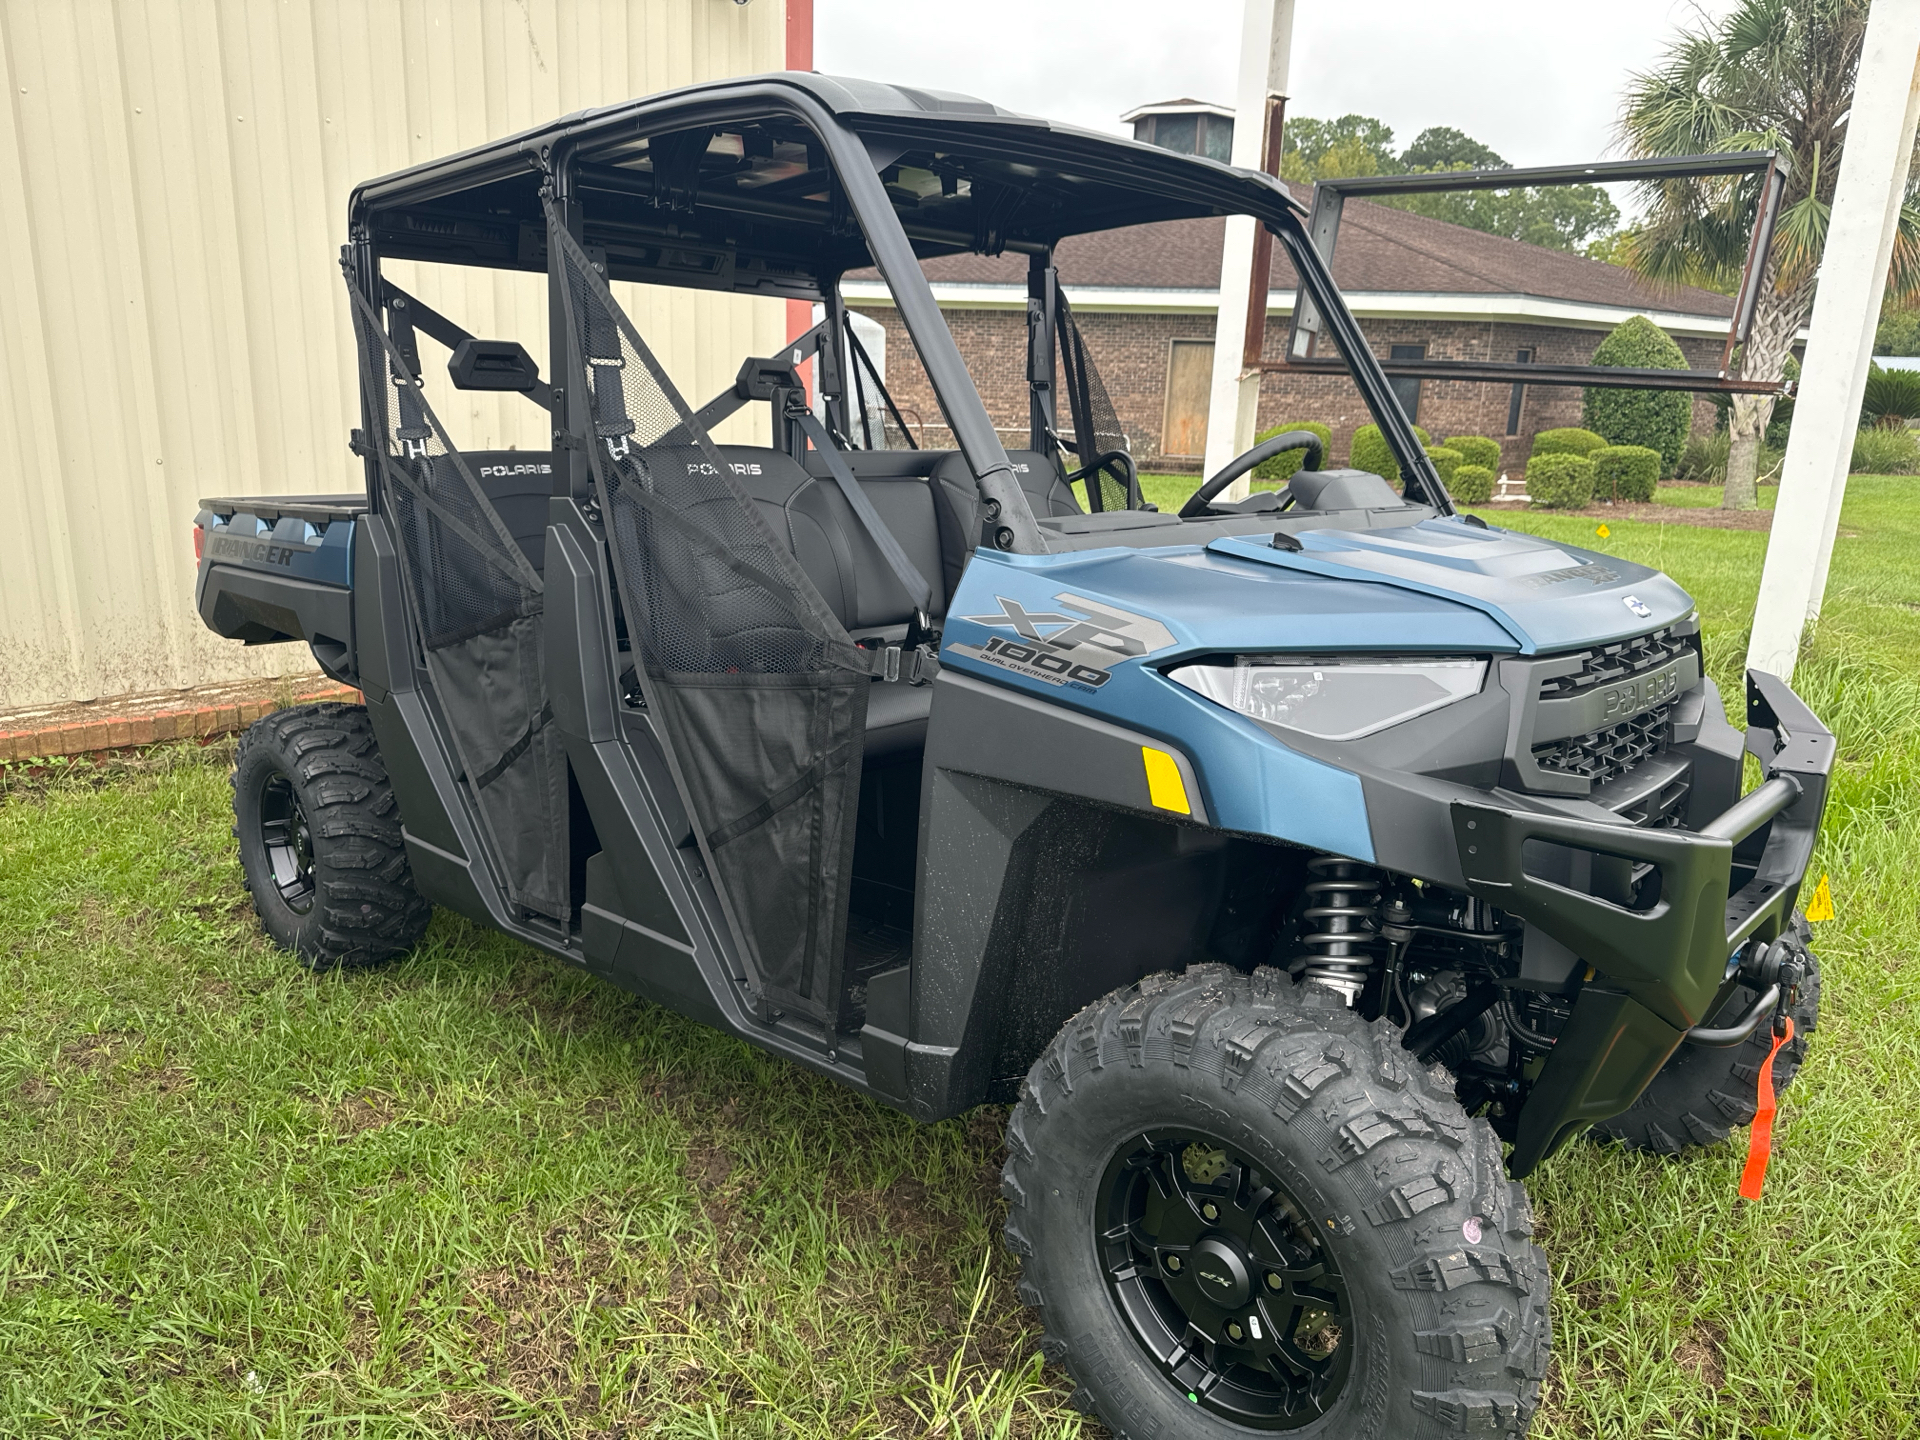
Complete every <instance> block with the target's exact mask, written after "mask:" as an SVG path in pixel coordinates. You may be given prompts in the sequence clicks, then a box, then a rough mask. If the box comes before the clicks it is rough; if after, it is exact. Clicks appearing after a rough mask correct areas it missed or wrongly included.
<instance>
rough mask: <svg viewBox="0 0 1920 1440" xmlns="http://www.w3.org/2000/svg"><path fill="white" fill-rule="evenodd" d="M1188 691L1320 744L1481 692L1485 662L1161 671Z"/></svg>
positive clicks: (1350, 662)
mask: <svg viewBox="0 0 1920 1440" xmlns="http://www.w3.org/2000/svg"><path fill="white" fill-rule="evenodd" d="M1167 674H1168V676H1169V678H1171V679H1174V680H1177V681H1179V682H1180V683H1181V684H1182V685H1184V686H1186V687H1187V688H1188V689H1189V690H1193V691H1196V692H1197V693H1199V694H1201V695H1204V696H1206V697H1207V698H1208V699H1209V700H1212V701H1214V702H1215V703H1217V704H1220V705H1224V706H1226V707H1227V708H1228V709H1229V710H1238V711H1239V712H1240V713H1241V714H1242V715H1246V716H1249V717H1251V718H1252V719H1255V720H1261V721H1264V722H1266V723H1267V724H1269V725H1284V726H1286V728H1287V729H1289V730H1302V731H1305V732H1306V733H1307V734H1309V735H1314V736H1318V737H1319V738H1320V739H1322V740H1357V739H1359V738H1360V737H1361V736H1362V735H1371V734H1373V733H1374V731H1376V730H1384V729H1386V728H1387V727H1388V726H1389V725H1398V724H1399V723H1400V722H1401V721H1402V720H1411V719H1413V718H1414V716H1416V715H1425V714H1426V713H1427V712H1428V711H1430V710H1438V709H1439V708H1440V707H1441V706H1443V705H1451V704H1453V703H1454V701H1456V700H1464V699H1466V698H1467V697H1468V696H1469V695H1477V694H1479V693H1480V684H1481V682H1482V681H1483V680H1485V679H1486V676H1487V662H1486V661H1484V660H1374V659H1363V658H1357V657H1356V658H1353V659H1326V660H1306V659H1303V660H1278V659H1272V660H1269V659H1264V658H1255V657H1252V656H1246V655H1242V656H1241V657H1240V658H1239V660H1238V661H1236V662H1235V663H1234V664H1232V665H1182V666H1181V667H1180V668H1179V669H1177V670H1169V671H1168V672H1167Z"/></svg>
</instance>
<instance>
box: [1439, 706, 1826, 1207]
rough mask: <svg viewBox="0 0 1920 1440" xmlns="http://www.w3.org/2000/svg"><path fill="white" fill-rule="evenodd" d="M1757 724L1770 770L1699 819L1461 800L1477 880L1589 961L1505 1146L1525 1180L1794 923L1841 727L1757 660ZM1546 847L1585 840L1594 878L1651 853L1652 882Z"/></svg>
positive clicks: (1609, 1106) (1464, 838)
mask: <svg viewBox="0 0 1920 1440" xmlns="http://www.w3.org/2000/svg"><path fill="white" fill-rule="evenodd" d="M1747 725H1748V728H1747V749H1748V750H1749V751H1751V752H1752V753H1753V754H1754V756H1755V757H1756V758H1757V759H1759V761H1760V763H1761V766H1762V767H1763V770H1764V772H1765V775H1766V779H1765V780H1764V781H1763V782H1762V783H1761V785H1760V786H1759V787H1758V788H1757V789H1755V790H1754V791H1753V792H1752V793H1751V794H1749V795H1747V796H1745V797H1743V798H1742V799H1740V800H1738V801H1736V802H1735V803H1734V804H1733V805H1731V806H1729V807H1728V808H1727V809H1726V810H1725V811H1724V812H1722V813H1721V814H1720V815H1719V816H1717V817H1716V818H1715V819H1713V820H1712V821H1710V822H1708V823H1707V824H1705V825H1703V826H1701V827H1700V828H1699V829H1698V830H1696V831H1684V830H1643V829H1638V828H1635V827H1632V826H1629V825H1626V824H1606V823H1604V822H1595V821H1590V820H1577V819H1573V818H1571V817H1568V816H1565V815H1555V814H1546V813H1541V812H1536V811H1525V810H1513V809H1508V808H1505V807H1501V806H1493V805H1475V804H1466V803H1456V804H1455V805H1454V806H1453V807H1452V811H1453V828H1454V839H1455V842H1456V844H1457V846H1458V849H1459V855H1460V865H1461V869H1462V871H1463V872H1464V874H1465V876H1466V880H1467V888H1468V890H1470V891H1471V892H1472V893H1473V894H1474V895H1476V896H1478V897H1480V898H1481V899H1484V900H1486V901H1488V902H1490V903H1492V904H1494V905H1497V906H1499V907H1500V908H1501V909H1502V910H1504V911H1506V912H1508V913H1509V914H1512V915H1516V916H1519V917H1520V918H1521V919H1524V920H1527V921H1530V922H1531V923H1532V924H1534V925H1536V926H1538V927H1539V928H1540V929H1541V930H1543V931H1545V932H1546V933H1547V934H1548V935H1550V936H1551V937H1552V938H1554V939H1555V940H1558V941H1559V942H1560V943H1561V944H1563V945H1565V946H1567V947H1568V948H1569V949H1570V950H1572V951H1573V952H1574V953H1575V954H1576V955H1578V956H1579V957H1580V958H1581V959H1582V960H1584V961H1586V962H1587V964H1588V965H1589V966H1591V967H1592V970H1591V978H1590V979H1589V980H1588V981H1587V983H1586V984H1585V985H1583V986H1582V988H1581V990H1580V992H1579V996H1578V998H1577V999H1576V1000H1575V1002H1574V1007H1573V1014H1572V1016H1571V1017H1570V1018H1569V1020H1568V1022H1567V1025H1566V1028H1565V1029H1564V1030H1563V1031H1562V1032H1561V1034H1560V1037H1559V1039H1558V1041H1557V1043H1556V1044H1555V1045H1554V1047H1553V1049H1552V1051H1550V1052H1549V1054H1548V1057H1547V1063H1546V1066H1545V1068H1544V1069H1543V1070H1542V1071H1541V1073H1540V1078H1539V1079H1538V1080H1537V1081H1536V1082H1535V1084H1534V1086H1533V1088H1532V1091H1531V1092H1530V1094H1529V1095H1528V1098H1527V1101H1526V1104H1525V1106H1524V1107H1523V1108H1522V1109H1521V1111H1520V1115H1519V1121H1518V1129H1517V1131H1516V1135H1515V1144H1514V1150H1513V1154H1512V1155H1511V1156H1510V1157H1509V1160H1508V1167H1509V1169H1510V1170H1511V1172H1512V1174H1513V1175H1514V1177H1515V1178H1516V1179H1518V1178H1521V1177H1524V1176H1525V1175H1527V1174H1529V1173H1531V1172H1532V1170H1533V1169H1534V1168H1535V1167H1536V1166H1538V1165H1539V1163H1540V1162H1541V1161H1542V1160H1544V1159H1546V1158H1547V1157H1548V1156H1549V1155H1551V1154H1553V1153H1554V1152H1555V1151H1556V1150H1558V1149H1559V1148H1560V1147H1561V1146H1562V1145H1564V1144H1565V1143H1566V1142H1567V1141H1568V1140H1569V1139H1571V1138H1572V1137H1573V1136H1574V1135H1575V1134H1577V1133H1578V1132H1579V1131H1580V1130H1582V1129H1584V1128H1585V1127H1586V1126H1588V1125H1590V1124H1592V1123H1593V1122H1594V1121H1596V1120H1603V1119H1606V1118H1607V1117H1608V1116H1611V1115H1617V1114H1619V1113H1620V1112H1621V1111H1622V1110H1624V1109H1626V1108H1627V1107H1628V1106H1629V1105H1631V1104H1632V1103H1633V1102H1634V1100H1636V1099H1637V1098H1638V1097H1639V1095H1640V1092H1641V1091H1642V1090H1644V1089H1645V1088H1646V1086H1647V1084H1648V1082H1649V1081H1651V1080H1652V1079H1653V1076H1654V1075H1655V1074H1656V1073H1657V1072H1658V1071H1659V1069H1660V1067H1661V1066H1662V1065H1664V1064H1665V1063H1666V1061H1667V1057H1668V1056H1670V1055H1671V1054H1672V1053H1673V1052H1674V1050H1675V1049H1676V1048H1678V1047H1679V1045H1680V1044H1681V1043H1682V1042H1683V1041H1685V1040H1686V1039H1688V1038H1689V1034H1690V1033H1691V1032H1694V1031H1695V1029H1696V1027H1698V1026H1699V1025H1700V1023H1701V1022H1702V1021H1703V1020H1705V1019H1706V1018H1707V1016H1709V1015H1711V1014H1713V1013H1714V1012H1715V1011H1716V1010H1717V1009H1718V1007H1719V1006H1720V1005H1721V1004H1722V1003H1724V1002H1725V1000H1726V999H1727V998H1728V997H1729V996H1730V995H1731V994H1732V993H1733V991H1734V990H1735V989H1736V988H1738V987H1739V986H1740V985H1741V984H1742V983H1743V980H1744V978H1745V977H1743V975H1742V973H1741V968H1742V967H1741V959H1742V956H1743V953H1744V952H1746V951H1747V950H1748V947H1750V946H1751V947H1754V949H1755V950H1757V949H1758V947H1760V946H1763V945H1764V946H1771V945H1772V944H1773V943H1774V942H1776V941H1777V940H1778V939H1779V938H1780V936H1781V935H1782V934H1783V932H1785V931H1786V930H1787V929H1788V928H1789V927H1790V926H1791V924H1792V921H1793V911H1794V905H1795V902H1796V901H1797V900H1798V898H1799V894H1800V887H1801V884H1802V883H1803V881H1804V880H1805V877H1806V871H1807V864H1808V862H1809V860H1810V859H1811V858H1812V855H1813V846H1814V841H1815V839H1816V837H1817V836H1818V834H1819V830H1820V817H1821V813H1822V811H1823V810H1824V809H1825V807H1826V798H1827V777H1828V774H1829V772H1830V771H1831V770H1832V768H1833V756H1834V742H1833V736H1832V734H1831V733H1830V732H1829V731H1828V730H1827V728H1826V726H1824V725H1822V724H1821V723H1820V721H1819V720H1818V718H1816V717H1815V715H1814V713H1813V712H1812V711H1811V710H1810V709H1808V708H1807V706H1806V704H1805V703H1804V702H1803V701H1802V700H1801V699H1800V697H1799V696H1797V695H1795V694H1794V693H1793V691H1792V690H1791V689H1789V688H1788V687H1787V685H1786V684H1785V683H1784V682H1783V681H1781V680H1778V679H1776V678H1775V677H1773V676H1772V675H1768V674H1766V673H1765V672H1764V671H1759V670H1749V671H1748V672H1747ZM1547 846H1559V847H1565V848H1568V849H1572V850H1575V851H1584V852H1587V853H1588V854H1590V855H1591V856H1593V857H1594V863H1593V867H1592V869H1593V873H1594V875H1595V876H1596V878H1598V877H1600V876H1602V875H1604V874H1606V873H1609V871H1611V872H1613V873H1616V874H1624V875H1635V876H1642V869H1641V867H1647V866H1651V867H1653V869H1654V871H1656V872H1657V876H1655V877H1654V878H1655V880H1656V883H1653V884H1648V883H1646V879H1645V877H1644V876H1642V878H1641V879H1640V881H1639V883H1636V884H1634V885H1632V886H1610V887H1609V886H1599V885H1597V886H1596V887H1595V888H1607V889H1609V890H1610V892H1611V893H1610V894H1609V895H1599V894H1592V893H1587V892H1583V891H1580V890H1575V889H1572V888H1570V887H1568V886H1566V885H1563V884H1560V883H1558V882H1556V881H1553V880H1548V879H1544V878H1542V877H1541V876H1540V875H1539V874H1538V873H1535V872H1536V871H1537V869H1538V864H1537V862H1538V859H1539V858H1540V856H1541V855H1542V854H1543V853H1545V852H1543V851H1542V850H1541V849H1540V848H1539V847H1547ZM1763 999H1764V997H1763ZM1775 1001H1776V1004H1777V1001H1778V996H1777V995H1776V996H1775ZM1769 1013H1770V1011H1769V1010H1768V1009H1767V1008H1766V1007H1765V1005H1764V1003H1763V1004H1762V1005H1760V1006H1756V1007H1755V1009H1754V1012H1753V1013H1752V1014H1750V1016H1749V1017H1748V1018H1751V1019H1753V1022H1754V1028H1758V1026H1759V1024H1760V1023H1761V1021H1762V1020H1764V1019H1765V1017H1766V1015H1767V1014H1769ZM1741 1024H1742V1025H1744V1024H1745V1020H1743V1021H1742V1022H1741ZM1734 1028H1739V1027H1738V1026H1736V1027H1734ZM1747 1033H1751V1032H1750V1031H1749V1032H1747ZM1706 1037H1707V1038H1706V1039H1705V1040H1704V1043H1709V1044H1711V1043H1714V1041H1715V1038H1716V1037H1714V1035H1713V1032H1710V1031H1709V1032H1706ZM1740 1038H1742V1039H1744V1038H1745V1035H1744V1034H1743V1035H1742V1036H1741V1037H1740ZM1734 1043H1737V1042H1734Z"/></svg>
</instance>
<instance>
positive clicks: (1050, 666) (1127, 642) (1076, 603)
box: [953, 594, 1173, 690]
mask: <svg viewBox="0 0 1920 1440" xmlns="http://www.w3.org/2000/svg"><path fill="white" fill-rule="evenodd" d="M993 598H994V599H995V600H997V601H998V602H999V604H1000V609H999V610H998V611H996V612H995V613H993V614H990V615H967V616H964V617H962V618H964V619H967V620H971V621H972V622H973V623H974V624H976V625H985V626H987V627H988V628H989V629H993V630H1011V631H1012V632H1013V633H1012V635H993V636H989V637H988V639H987V642H986V643H985V644H984V645H955V646H954V647H953V650H954V652H955V653H956V654H960V655H966V656H969V657H971V658H973V659H975V660H982V661H985V662H986V663H987V664H989V665H997V666H999V667H1000V668H1001V669H1003V670H1011V671H1012V672H1013V673H1014V674H1016V675H1024V676H1026V678H1027V679H1029V680H1040V681H1043V682H1045V683H1046V684H1048V685H1062V686H1071V687H1073V688H1074V689H1078V690H1098V689H1099V688H1100V687H1101V686H1102V685H1104V684H1106V683H1107V681H1108V680H1110V679H1112V678H1113V676H1112V667H1113V666H1114V665H1117V664H1118V663H1119V662H1120V661H1122V660H1132V659H1137V658H1139V657H1141V656H1144V655H1151V654H1153V653H1154V652H1155V651H1156V650H1164V649H1166V648H1167V647H1168V646H1169V645H1171V644H1173V632H1172V631H1171V630H1169V629H1167V627H1166V626H1164V625H1162V624H1161V623H1160V622H1159V621H1158V620H1155V619H1153V618H1152V617H1151V616H1147V615H1135V614H1133V613H1131V612H1130V611H1126V610H1117V609H1115V608H1114V607H1113V606H1111V605H1104V604H1101V603H1100V602H1098V601H1094V600H1088V599H1085V598H1083V597H1082V596H1079V595H1068V594H1062V595H1056V596H1054V597H1053V600H1054V603H1055V604H1056V605H1058V606H1059V607H1060V610H1029V609H1027V608H1026V607H1025V606H1024V605H1022V604H1021V603H1020V602H1019V601H1017V600H1009V599H1008V598H1007V597H1006V596H1004V595H996V596H994V597H993ZM1060 611H1070V612H1072V613H1070V614H1062V613H1060Z"/></svg>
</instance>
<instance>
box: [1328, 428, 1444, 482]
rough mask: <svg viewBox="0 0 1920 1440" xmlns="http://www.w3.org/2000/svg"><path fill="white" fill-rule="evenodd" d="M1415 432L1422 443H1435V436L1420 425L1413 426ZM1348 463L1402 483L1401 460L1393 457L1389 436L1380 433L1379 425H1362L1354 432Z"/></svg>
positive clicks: (1358, 468) (1387, 479)
mask: <svg viewBox="0 0 1920 1440" xmlns="http://www.w3.org/2000/svg"><path fill="white" fill-rule="evenodd" d="M1413 433H1414V434H1415V435H1418V436H1419V437H1420V443H1421V445H1423V446H1427V447H1431V446H1432V445H1433V436H1431V435H1429V434H1428V433H1427V432H1426V431H1424V430H1422V429H1421V428H1420V427H1419V426H1418V425H1416V426H1414V427H1413ZM1347 464H1348V465H1350V466H1352V467H1353V468H1354V469H1355V470H1368V471H1371V472H1372V473H1373V474H1375V475H1378V476H1380V477H1381V478H1383V479H1384V480H1385V481H1386V482H1387V483H1388V484H1389V485H1398V484H1399V483H1400V462H1399V461H1398V460H1396V459H1394V458H1393V451H1391V450H1389V449H1388V448H1387V437H1386V436H1384V435H1382V434H1381V433H1380V427H1379V426H1378V425H1362V426H1361V427H1360V428H1359V429H1358V430H1356V431H1354V432H1353V444H1352V445H1351V446H1350V447H1348V450H1347Z"/></svg>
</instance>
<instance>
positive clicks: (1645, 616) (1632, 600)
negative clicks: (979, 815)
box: [1620, 595, 1653, 620]
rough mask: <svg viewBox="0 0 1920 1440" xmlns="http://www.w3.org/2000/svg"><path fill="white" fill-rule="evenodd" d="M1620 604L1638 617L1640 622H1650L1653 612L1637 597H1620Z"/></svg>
mask: <svg viewBox="0 0 1920 1440" xmlns="http://www.w3.org/2000/svg"><path fill="white" fill-rule="evenodd" d="M1620 603H1621V604H1622V605H1624V606H1626V607H1627V609H1629V610H1631V611H1632V612H1633V613H1634V614H1636V615H1638V616H1639V617H1640V618H1641V619H1642V620H1651V619H1652V618H1653V610H1652V609H1651V608H1650V607H1649V606H1648V605H1647V604H1646V603H1645V602H1644V601H1642V600H1641V598H1640V597H1639V596H1638V595H1622V596H1621V597H1620Z"/></svg>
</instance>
